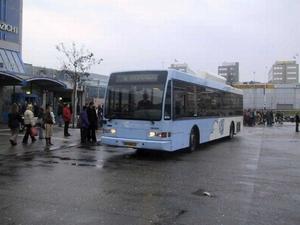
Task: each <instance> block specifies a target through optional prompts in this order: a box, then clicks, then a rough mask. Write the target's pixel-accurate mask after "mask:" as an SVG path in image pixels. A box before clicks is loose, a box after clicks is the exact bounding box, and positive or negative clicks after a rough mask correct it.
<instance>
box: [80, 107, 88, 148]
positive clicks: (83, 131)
mask: <svg viewBox="0 0 300 225" xmlns="http://www.w3.org/2000/svg"><path fill="white" fill-rule="evenodd" d="M86 109H87V107H86V106H83V107H82V110H81V111H80V114H79V119H80V122H81V127H80V137H81V144H84V143H85V142H86V141H87V140H86V139H87V133H88V129H89V125H90V123H89V119H88V115H87V113H86Z"/></svg>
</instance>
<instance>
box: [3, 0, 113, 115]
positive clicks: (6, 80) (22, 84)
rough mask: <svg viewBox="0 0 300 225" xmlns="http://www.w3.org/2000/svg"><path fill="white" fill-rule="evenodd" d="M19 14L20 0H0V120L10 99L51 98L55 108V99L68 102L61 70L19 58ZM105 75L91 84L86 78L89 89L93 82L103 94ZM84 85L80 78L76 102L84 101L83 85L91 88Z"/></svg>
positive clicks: (43, 100) (69, 87)
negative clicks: (26, 61)
mask: <svg viewBox="0 0 300 225" xmlns="http://www.w3.org/2000/svg"><path fill="white" fill-rule="evenodd" d="M22 15H23V1H22V0H13V1H8V0H0V121H7V119H8V111H9V109H10V106H11V104H12V103H20V104H21V105H23V104H24V102H37V103H38V105H46V104H47V103H49V102H51V103H52V104H53V108H54V112H56V108H57V102H58V101H62V102H65V103H71V102H72V99H71V96H72V90H73V87H72V85H71V83H70V82H69V81H68V77H66V75H65V74H63V73H62V72H61V71H59V70H55V69H50V68H45V67H37V66H33V65H31V64H26V63H24V62H23V60H22V19H23V18H22ZM96 77H97V76H96ZM107 79H108V78H107ZM107 79H106V78H105V77H103V78H101V76H100V78H98V79H97V81H98V85H95V84H94V83H95V81H94V80H93V79H92V80H90V83H91V84H93V85H90V86H93V87H94V88H92V89H93V90H94V89H95V86H96V87H97V88H99V87H100V89H101V91H99V90H97V91H98V93H97V94H98V97H99V94H101V95H104V89H105V87H104V84H105V81H106V80H107ZM103 80H104V81H103ZM93 81H94V82H93ZM97 81H96V82H97ZM100 83H101V86H100ZM86 87H87V86H86V84H85V83H84V81H83V82H82V83H81V84H79V86H78V93H77V96H78V99H77V102H78V103H79V104H80V105H84V104H85V100H86V95H87V94H86V92H85V91H86V89H91V88H86ZM90 97H91V95H90Z"/></svg>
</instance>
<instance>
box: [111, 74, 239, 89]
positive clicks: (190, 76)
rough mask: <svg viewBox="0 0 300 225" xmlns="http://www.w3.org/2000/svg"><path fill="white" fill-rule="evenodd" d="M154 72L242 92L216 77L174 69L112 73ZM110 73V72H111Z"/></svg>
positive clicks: (216, 87)
mask: <svg viewBox="0 0 300 225" xmlns="http://www.w3.org/2000/svg"><path fill="white" fill-rule="evenodd" d="M139 71H141V72H151V71H153V72H155V71H167V72H168V76H169V78H175V79H178V80H182V81H186V82H190V83H195V84H199V85H203V86H207V87H211V88H215V89H219V90H223V91H228V92H232V93H236V94H240V95H242V94H243V91H242V90H241V89H238V88H235V87H232V86H230V85H227V84H224V83H223V82H218V81H216V79H210V76H206V79H204V78H202V77H201V76H197V75H193V74H189V73H185V72H182V71H179V70H175V69H141V70H128V71H115V72H112V73H124V72H139ZM112 73H111V74H112Z"/></svg>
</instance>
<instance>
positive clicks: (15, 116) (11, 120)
mask: <svg viewBox="0 0 300 225" xmlns="http://www.w3.org/2000/svg"><path fill="white" fill-rule="evenodd" d="M21 122H22V115H21V113H20V112H19V106H18V105H17V104H16V103H14V104H12V106H11V107H10V110H9V112H8V127H9V128H10V132H11V136H10V139H9V141H10V143H11V145H13V146H15V145H17V138H18V135H19V132H20V123H21Z"/></svg>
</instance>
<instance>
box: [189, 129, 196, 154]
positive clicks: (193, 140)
mask: <svg viewBox="0 0 300 225" xmlns="http://www.w3.org/2000/svg"><path fill="white" fill-rule="evenodd" d="M198 139H199V137H198V132H197V130H196V128H195V127H193V128H192V130H191V132H190V139H189V147H188V152H193V151H195V150H196V149H197V147H198Z"/></svg>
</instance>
